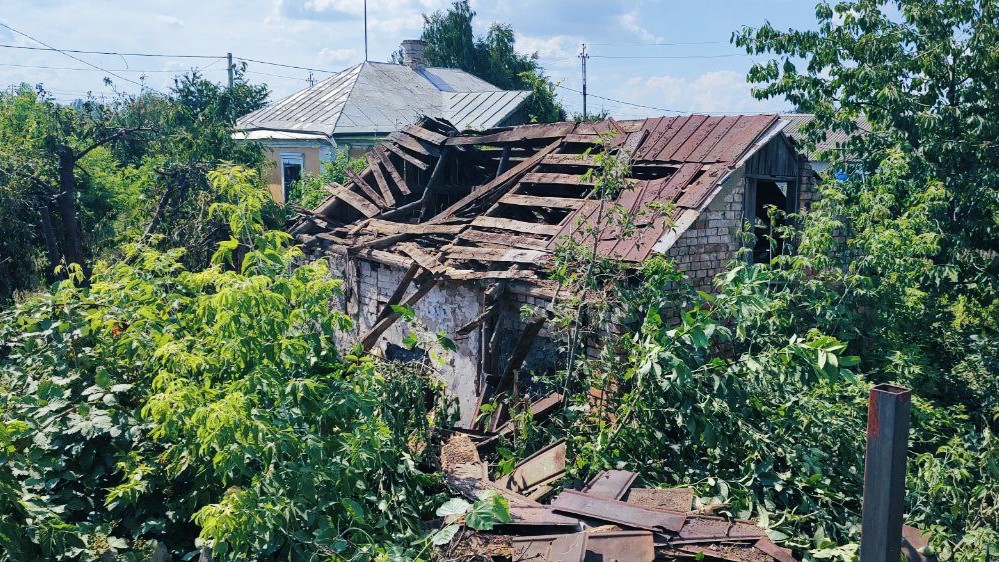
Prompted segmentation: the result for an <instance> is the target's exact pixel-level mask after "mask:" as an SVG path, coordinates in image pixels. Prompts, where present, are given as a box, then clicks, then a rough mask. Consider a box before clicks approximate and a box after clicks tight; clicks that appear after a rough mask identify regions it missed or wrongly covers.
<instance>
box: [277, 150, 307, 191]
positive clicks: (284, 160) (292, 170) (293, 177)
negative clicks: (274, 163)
mask: <svg viewBox="0 0 999 562" xmlns="http://www.w3.org/2000/svg"><path fill="white" fill-rule="evenodd" d="M304 167H305V155H304V154H301V153H282V154H281V185H282V187H283V189H284V200H285V202H287V201H288V195H289V194H290V193H291V184H293V183H295V182H296V181H298V180H300V179H302V168H304Z"/></svg>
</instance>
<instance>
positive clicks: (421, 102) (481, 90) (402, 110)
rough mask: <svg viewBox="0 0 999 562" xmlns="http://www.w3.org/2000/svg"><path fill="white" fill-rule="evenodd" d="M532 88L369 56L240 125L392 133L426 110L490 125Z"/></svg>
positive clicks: (468, 125) (463, 124)
mask: <svg viewBox="0 0 999 562" xmlns="http://www.w3.org/2000/svg"><path fill="white" fill-rule="evenodd" d="M529 95H530V92H529V91H520V90H516V91H508V90H501V89H499V88H497V87H496V86H493V85H492V84H490V83H488V82H486V81H484V80H481V79H479V78H477V77H475V76H472V75H471V74H468V73H467V72H464V71H462V70H458V69H455V68H425V69H422V70H419V71H417V70H414V69H412V68H410V67H408V66H405V65H401V64H390V63H373V62H363V63H360V64H358V65H355V66H352V67H350V68H348V69H346V70H343V71H341V72H340V73H338V74H335V75H333V76H331V77H330V78H327V79H326V80H323V81H322V82H319V83H318V84H316V85H314V86H310V87H308V88H306V89H304V90H302V91H301V92H298V93H296V94H292V95H291V96H288V97H287V98H284V99H282V100H280V101H277V102H275V103H273V104H270V105H268V106H266V107H263V108H261V109H258V110H256V111H254V112H252V113H249V114H247V115H244V116H243V117H241V118H239V120H237V121H236V129H237V130H241V131H244V132H248V131H258V130H274V131H293V132H302V133H314V134H322V135H325V136H327V137H332V136H333V134H334V133H336V134H363V133H390V132H392V131H397V130H399V129H401V128H402V127H404V126H406V125H408V124H410V123H413V122H415V121H416V120H417V118H419V117H420V116H421V115H427V116H431V117H442V118H444V119H447V120H448V121H451V122H452V123H453V124H454V125H455V126H457V127H458V128H461V129H488V128H491V127H495V126H497V125H499V124H500V123H501V122H502V121H503V120H504V119H505V118H507V117H508V116H510V115H511V114H512V113H513V112H514V111H516V110H517V109H518V108H519V107H520V106H521V104H523V103H524V101H525V100H526V99H527V97H528V96H529Z"/></svg>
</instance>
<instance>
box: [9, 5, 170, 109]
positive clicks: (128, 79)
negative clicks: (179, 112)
mask: <svg viewBox="0 0 999 562" xmlns="http://www.w3.org/2000/svg"><path fill="white" fill-rule="evenodd" d="M0 26H2V27H5V28H7V29H9V30H11V31H13V32H14V33H17V34H18V35H23V36H24V37H27V38H28V39H31V40H32V41H34V42H35V43H38V44H40V45H44V46H46V47H48V48H50V49H52V50H54V51H58V52H60V53H62V54H64V55H66V56H67V57H69V58H71V59H73V60H75V61H77V62H82V63H83V64H85V65H87V66H92V67H94V68H96V69H97V70H100V71H103V72H107V73H108V74H110V75H111V76H114V77H115V78H118V79H119V80H124V81H125V82H129V83H132V84H135V85H136V86H138V87H139V88H140V90H141V88H149V86H146V85H145V84H143V83H141V82H136V81H135V80H132V79H130V78H125V77H124V76H121V75H120V74H115V73H114V72H111V71H110V70H107V69H105V68H101V67H100V66H97V65H96V64H93V63H91V62H88V61H86V60H84V59H81V58H80V57H78V56H75V55H71V54H69V53H67V52H66V51H63V50H60V49H57V48H55V47H53V46H52V45H49V44H47V43H45V42H44V41H40V40H38V39H35V38H34V37H32V36H30V35H28V34H27V33H24V32H23V31H18V30H17V29H14V28H13V27H11V26H9V25H7V24H5V23H3V22H2V21H0ZM149 89H150V90H153V91H154V92H157V93H159V94H162V93H163V92H160V91H159V90H157V89H155V88H149Z"/></svg>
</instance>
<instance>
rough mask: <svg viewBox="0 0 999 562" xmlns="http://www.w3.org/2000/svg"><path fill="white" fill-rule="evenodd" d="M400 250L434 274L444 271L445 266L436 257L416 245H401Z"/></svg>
mask: <svg viewBox="0 0 999 562" xmlns="http://www.w3.org/2000/svg"><path fill="white" fill-rule="evenodd" d="M398 250H399V251H400V252H402V253H404V254H406V255H407V256H409V257H410V258H412V259H413V260H414V261H416V263H418V264H420V265H421V266H423V268H424V269H426V270H427V271H430V272H433V273H434V274H437V273H440V272H442V271H444V266H443V264H441V262H440V261H439V260H438V259H437V258H436V257H435V256H432V255H430V254H428V253H427V252H425V251H424V250H423V249H422V248H420V247H419V246H417V245H416V244H412V243H405V244H399V246H398Z"/></svg>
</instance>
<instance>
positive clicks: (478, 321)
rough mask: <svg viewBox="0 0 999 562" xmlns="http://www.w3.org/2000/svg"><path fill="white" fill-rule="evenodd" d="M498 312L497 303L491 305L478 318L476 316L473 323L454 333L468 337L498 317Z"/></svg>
mask: <svg viewBox="0 0 999 562" xmlns="http://www.w3.org/2000/svg"><path fill="white" fill-rule="evenodd" d="M497 312H499V306H498V305H497V304H496V303H493V304H490V305H489V306H487V307H486V308H485V310H483V311H482V312H480V313H479V314H478V316H476V317H475V318H473V319H472V321H471V322H469V323H468V324H465V325H464V326H462V327H461V328H458V329H457V330H455V332H454V333H455V335H456V336H467V335H468V334H471V333H472V331H473V330H475V329H476V328H478V327H479V326H481V325H482V324H483V323H485V322H486V321H487V320H489V319H490V318H492V317H493V316H496V313H497Z"/></svg>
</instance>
